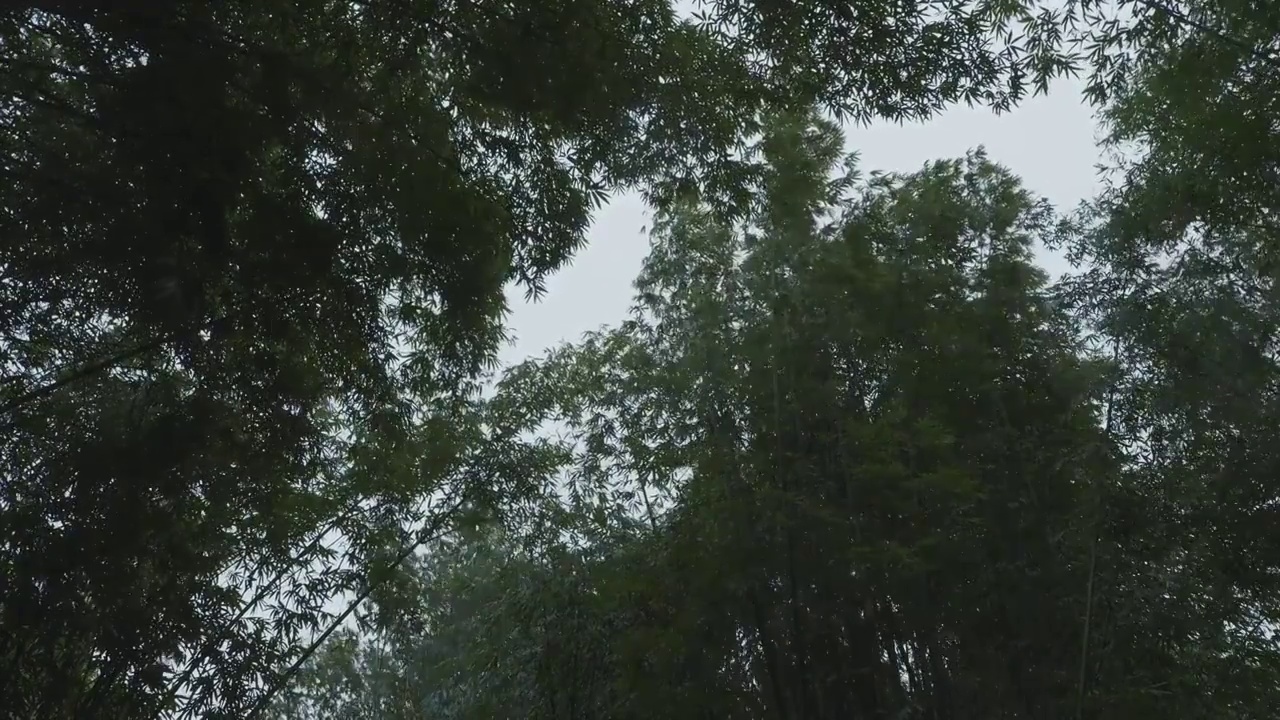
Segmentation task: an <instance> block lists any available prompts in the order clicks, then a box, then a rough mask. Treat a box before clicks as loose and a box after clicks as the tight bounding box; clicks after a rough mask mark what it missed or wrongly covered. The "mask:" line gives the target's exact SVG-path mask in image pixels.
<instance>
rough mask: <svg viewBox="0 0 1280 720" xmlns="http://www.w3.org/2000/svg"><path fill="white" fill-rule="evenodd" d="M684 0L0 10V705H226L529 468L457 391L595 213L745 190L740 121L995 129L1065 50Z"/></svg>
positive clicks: (246, 705)
mask: <svg viewBox="0 0 1280 720" xmlns="http://www.w3.org/2000/svg"><path fill="white" fill-rule="evenodd" d="M1018 7H1021V4H1018ZM701 9H702V10H703V11H705V13H706V17H705V18H704V19H702V20H699V21H693V20H678V19H677V18H676V17H675V15H674V13H673V9H672V6H671V4H670V3H668V2H665V1H662V0H634V1H628V2H622V3H618V2H600V1H592V0H587V1H582V2H567V1H564V2H550V3H532V4H529V3H526V4H519V3H514V4H513V3H490V2H479V3H477V2H443V1H437V0H392V1H388V2H365V1H362V0H340V1H330V0H308V1H307V2H301V3H296V2H291V3H284V2H266V3H263V2H245V1H243V0H235V1H232V2H218V3H208V2H199V1H197V0H182V1H179V2H167V3H145V2H132V1H126V2H105V1H103V0H30V1H29V2H26V3H16V4H15V3H10V4H9V5H8V6H6V9H5V10H3V11H2V12H0V66H3V73H0V104H2V110H0V127H2V128H3V129H2V130H0V148H2V150H0V152H2V155H0V157H2V158H3V160H2V161H0V175H3V183H2V184H0V187H2V188H3V190H0V207H3V210H0V237H3V238H4V240H3V241H2V242H0V379H2V380H3V387H2V388H0V415H2V417H0V423H3V435H4V437H5V443H4V444H3V447H0V462H3V470H0V472H2V473H3V474H2V475H0V477H2V478H3V480H2V482H3V495H2V496H0V537H4V538H5V540H4V544H3V546H0V547H2V548H3V549H2V550H0V583H2V586H3V588H4V599H3V606H2V610H0V613H2V616H0V623H2V624H0V629H2V634H0V666H2V667H3V668H4V670H3V672H2V673H0V674H2V675H3V676H4V677H6V678H14V680H13V681H10V682H6V683H5V684H4V685H3V694H2V695H0V706H3V707H5V708H10V709H11V712H14V713H17V714H18V715H20V716H22V717H64V716H66V715H67V714H76V715H86V716H93V717H110V716H121V717H146V716H149V715H154V714H155V713H157V712H161V711H165V710H175V709H177V710H180V711H181V712H180V714H182V715H184V716H187V717H192V716H196V715H201V716H207V717H222V716H239V715H242V714H244V713H248V712H252V708H254V707H255V706H257V705H260V704H261V703H262V702H264V701H265V699H266V698H267V697H268V696H269V695H270V692H271V691H270V690H269V688H272V687H276V686H278V685H279V684H280V683H281V682H285V681H287V673H285V672H284V671H285V669H286V668H287V667H289V666H290V665H291V664H293V663H295V662H297V661H300V660H301V659H302V658H303V657H305V651H304V650H303V648H304V647H306V645H307V642H308V639H309V638H310V637H312V636H314V635H316V634H317V633H319V632H321V631H322V630H323V629H324V628H325V627H326V626H327V625H328V624H330V622H331V620H333V612H334V606H335V604H338V605H340V604H341V602H345V601H346V600H349V599H351V598H352V597H360V596H362V595H363V594H365V593H375V592H381V591H380V590H378V588H381V587H383V586H384V585H385V584H386V583H391V582H392V580H391V579H390V578H393V577H395V576H396V575H395V573H390V574H389V572H390V571H388V570H387V568H392V567H396V566H397V563H398V562H399V560H398V558H400V557H401V556H404V555H405V554H406V553H408V554H412V547H413V546H414V545H415V544H416V543H417V542H418V541H419V540H422V539H424V537H426V536H423V535H422V533H423V531H424V528H425V530H426V531H428V532H427V533H426V535H428V536H429V535H431V534H433V533H435V532H437V531H441V530H443V529H444V528H446V527H450V526H451V525H452V524H453V523H454V522H455V521H456V522H472V521H474V520H475V519H476V518H478V517H484V516H492V515H504V514H510V513H511V512H512V508H513V507H514V506H515V505H518V502H517V500H518V498H519V497H520V493H524V494H527V493H528V492H529V488H530V487H531V486H533V485H534V484H536V483H535V481H536V480H537V478H539V477H541V475H540V473H541V472H542V470H541V469H540V468H541V466H540V463H541V462H542V460H541V459H543V458H546V457H553V458H554V456H556V455H557V453H558V452H559V451H558V450H556V449H555V448H552V447H545V446H543V445H539V444H538V443H521V442H517V441H516V440H515V439H514V438H511V437H507V438H501V437H500V438H497V439H496V440H495V439H494V438H492V437H489V435H490V429H491V428H490V426H489V424H488V423H489V421H488V420H487V419H486V417H487V413H488V412H489V410H487V409H486V408H482V407H480V406H479V405H478V404H477V402H476V399H475V398H476V395H477V392H478V380H477V378H478V377H479V376H480V374H481V373H482V372H483V371H484V370H485V369H487V368H488V367H489V366H490V365H491V364H492V362H493V357H494V351H495V348H496V346H497V344H498V342H499V341H500V340H501V337H502V328H501V318H502V315H503V313H504V311H505V307H504V299H503V298H504V294H503V293H504V288H505V287H506V286H508V285H511V284H515V285H517V286H520V287H523V288H524V289H525V290H526V292H528V293H530V294H532V295H537V294H539V293H540V292H542V290H543V282H544V280H545V278H546V276H547V275H548V273H550V272H553V271H554V270H555V269H557V268H558V267H560V266H561V265H562V264H563V263H564V262H565V261H566V260H567V258H569V257H570V256H571V255H572V253H573V252H574V251H575V250H576V249H577V248H578V247H579V246H580V245H581V243H582V242H583V237H584V230H585V228H586V227H587V225H588V222H589V220H590V216H591V212H592V211H593V209H594V208H595V207H597V206H598V204H599V203H600V202H601V201H602V200H603V199H604V198H605V197H606V196H607V195H608V193H610V192H612V191H614V190H617V189H619V188H626V187H635V188H641V189H644V190H645V191H646V192H648V193H649V195H650V196H652V197H654V198H655V199H660V198H672V197H674V196H676V195H677V194H679V193H683V192H684V191H685V190H686V189H688V188H689V187H692V186H695V185H697V186H702V187H703V188H704V189H705V190H706V191H707V192H708V193H710V194H719V195H720V196H723V197H733V196H735V195H736V196H740V195H741V187H740V186H741V178H740V175H739V172H738V171H739V170H740V168H739V166H738V164H737V163H736V162H735V161H734V160H733V159H732V157H733V151H734V150H735V149H737V148H738V147H739V146H740V145H741V143H742V140H743V138H744V137H746V136H747V135H750V134H751V133H752V132H753V130H754V128H755V127H756V126H757V119H758V117H759V115H760V113H761V112H762V111H763V110H764V109H765V108H767V107H772V106H779V105H793V106H807V105H808V104H809V103H810V102H813V101H821V102H823V103H825V105H826V106H827V107H829V108H830V109H832V110H837V111H842V112H847V113H851V114H853V115H856V116H858V117H862V118H868V117H871V116H873V115H884V116H889V117H919V116H923V115H926V114H928V113H929V112H931V111H933V110H935V109H937V108H939V107H942V106H943V105H944V104H946V103H950V102H955V101H958V100H962V99H966V100H971V101H972V100H977V101H981V102H986V103H989V104H993V105H996V106H1006V105H1008V104H1009V103H1011V102H1013V101H1015V100H1016V99H1018V98H1019V97H1020V96H1021V95H1022V93H1023V91H1024V85H1025V84H1026V83H1027V82H1034V81H1036V80H1037V79H1038V75H1042V74H1053V73H1054V72H1057V71H1058V70H1059V69H1060V67H1061V65H1062V63H1058V62H1055V63H1050V64H1048V65H1046V64H1044V63H1043V62H1042V60H1043V56H1044V54H1045V53H1049V54H1051V55H1055V56H1060V57H1065V54H1064V51H1063V48H1062V47H1061V46H1060V44H1058V43H1057V42H1056V40H1055V36H1053V34H1052V33H1049V32H1048V30H1047V28H1046V27H1045V26H1037V27H1032V28H1031V30H1032V32H1033V34H1036V35H1037V36H1040V37H1043V39H1044V43H1042V44H1041V45H1039V46H1037V48H1041V49H1042V50H1043V52H1042V51H1041V50H1036V49H1034V48H1033V49H1031V50H1028V51H1025V52H1024V51H1023V50H1022V49H1018V48H1005V47H1003V46H992V45H989V44H987V43H986V42H985V41H986V40H987V39H988V38H989V37H991V36H994V35H995V34H997V33H999V32H1001V31H1003V30H1005V29H1012V28H1015V27H1020V26H1021V25H1020V24H1021V23H1022V18H1021V16H1020V15H1019V13H1017V12H1015V10H1016V9H1017V8H1012V7H1003V6H1001V7H1000V8H998V9H997V8H994V7H992V8H981V9H978V10H968V9H965V8H961V7H946V8H934V7H932V6H930V5H927V4H917V3H909V4H893V3H867V4H864V5H863V6H862V7H860V8H858V9H857V11H856V12H855V13H853V14H852V15H851V14H850V11H849V10H848V9H846V8H843V7H841V6H839V5H830V4H827V3H819V2H811V3H799V4H794V3H793V4H789V5H788V6H787V7H780V6H777V5H776V4H766V3H737V2H727V1H722V2H717V3H710V4H704V5H703V6H702V7H701ZM818 31H820V32H821V38H822V41H821V43H819V44H818V45H812V44H811V42H810V39H811V36H812V35H813V33H815V32H818ZM943 58H945V60H944V59H943ZM908 66H909V67H908ZM898 68H903V69H906V70H909V71H910V72H905V73H904V72H898V71H897V69H898ZM890 69H893V71H892V72H890V71H889V70H890ZM481 440H483V441H484V442H483V443H481ZM481 444H483V447H481V446H480V445H481ZM494 478H499V480H500V482H499V481H495V479H494ZM507 494H514V495H515V496H516V498H517V499H516V500H513V499H511V498H509V497H507ZM441 497H444V498H446V500H445V501H441V502H442V504H436V505H432V506H431V509H430V510H429V511H424V509H423V507H424V503H426V502H427V501H428V500H439V498H441ZM424 512H425V513H426V514H425V515H424ZM402 579H403V578H402ZM392 584H394V583H392ZM384 601H388V602H389V600H387V599H386V598H384Z"/></svg>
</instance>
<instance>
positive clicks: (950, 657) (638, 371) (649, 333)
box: [286, 116, 1117, 718]
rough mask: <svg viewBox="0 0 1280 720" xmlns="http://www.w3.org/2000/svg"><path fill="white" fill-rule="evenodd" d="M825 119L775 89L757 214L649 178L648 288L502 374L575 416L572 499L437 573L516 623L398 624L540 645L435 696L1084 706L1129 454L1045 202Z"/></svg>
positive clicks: (817, 707) (665, 711)
mask: <svg viewBox="0 0 1280 720" xmlns="http://www.w3.org/2000/svg"><path fill="white" fill-rule="evenodd" d="M840 146H841V138H840V135H839V133H838V132H836V130H835V129H834V128H833V127H831V126H829V125H827V124H826V123H824V122H820V121H817V120H813V119H812V118H806V117H804V116H800V117H798V118H787V117H783V118H779V119H777V120H776V121H774V122H773V123H772V124H771V126H770V132H769V133H767V135H766V136H765V138H764V139H763V140H761V142H759V143H758V144H756V145H755V146H754V148H753V150H752V151H751V152H750V153H749V154H748V160H749V161H750V162H753V163H756V164H757V167H756V169H757V171H758V172H757V177H758V184H757V186H756V193H755V195H754V197H755V198H756V202H755V203H754V205H753V207H752V211H751V213H750V214H749V215H748V216H747V217H746V218H744V219H742V221H741V222H740V223H739V224H738V225H737V226H736V227H733V226H729V225H726V224H724V223H723V222H720V221H718V220H716V219H715V217H714V216H715V212H714V211H713V209H712V208H709V207H706V206H704V205H702V204H699V203H695V202H682V203H678V204H675V205H672V206H670V207H667V208H663V209H662V210H661V212H660V213H659V216H658V218H657V222H656V230H655V235H654V250H653V253H652V256H651V257H650V259H649V261H648V263H647V265H646V268H645V271H644V272H643V274H642V276H641V277H640V279H639V280H638V282H637V288H638V306H637V310H636V314H635V315H634V316H633V318H632V319H631V320H630V321H628V322H627V323H625V324H624V325H623V326H621V327H620V328H618V329H616V330H613V331H610V332H607V333H605V334H602V335H598V336H593V337H589V338H588V339H586V340H585V341H584V342H583V343H581V344H579V345H576V346H570V347H566V348H562V349H560V350H557V351H555V352H554V353H552V354H551V355H549V356H548V357H547V358H546V359H545V360H543V361H541V362H538V363H533V364H529V365H526V366H522V367H519V368H516V369H514V370H513V371H512V372H510V373H509V374H508V375H507V376H506V378H505V379H504V381H503V383H502V385H501V386H500V389H499V392H498V395H497V397H496V399H495V401H494V402H495V405H496V406H497V407H501V408H502V409H503V412H505V413H507V414H508V415H510V416H513V417H514V416H519V417H521V418H524V419H525V421H526V422H527V423H528V425H529V427H530V428H531V429H532V428H536V427H537V426H538V425H540V424H542V423H545V422H548V421H554V422H557V423H559V424H561V425H562V426H563V427H564V428H565V429H566V432H567V433H568V436H567V438H566V440H567V441H568V442H570V443H571V445H572V446H573V447H574V448H576V455H575V457H574V458H573V461H572V462H571V463H569V464H568V465H567V466H566V468H565V472H564V473H563V475H562V478H563V481H564V483H565V491H564V494H565V495H566V496H567V497H566V502H567V507H568V508H569V510H570V515H569V518H568V519H567V521H565V524H563V525H562V530H561V532H560V534H558V535H557V536H555V537H554V538H553V539H552V542H551V548H552V550H551V551H548V552H550V553H551V554H550V555H541V556H538V557H539V562H538V563H537V565H536V566H535V567H527V566H526V565H525V561H521V560H515V559H514V557H516V556H513V555H508V557H510V558H513V559H511V560H508V562H511V563H514V564H516V565H517V566H519V567H520V568H521V570H520V572H519V574H518V575H517V576H516V577H514V578H507V579H503V578H501V577H493V576H489V575H480V574H476V571H474V570H473V569H472V568H471V567H470V566H467V565H460V566H458V567H457V569H456V570H455V571H456V572H459V573H463V574H465V575H466V576H467V577H469V578H470V580H471V581H472V582H475V583H476V586H475V587H476V588H477V589H475V590H471V591H469V592H468V591H463V592H461V593H458V591H457V590H453V591H451V592H449V593H448V595H447V596H448V597H449V598H458V597H463V598H470V597H472V596H473V594H474V593H484V592H497V593H503V592H505V593H508V595H507V598H506V600H505V601H504V602H500V603H499V604H498V605H497V606H496V608H493V609H491V610H489V611H488V612H487V613H486V617H487V618H491V619H493V620H492V621H493V622H497V623H500V624H502V625H501V626H502V627H503V628H504V629H503V630H502V631H501V632H500V633H499V635H498V637H496V638H493V639H489V637H488V636H484V635H482V634H475V633H473V632H470V631H468V630H465V629H462V628H464V627H465V625H464V624H461V623H457V622H449V623H446V624H445V625H443V626H441V629H440V630H439V631H438V632H436V633H428V634H427V636H426V637H425V638H415V639H413V640H412V641H411V642H413V643H417V644H421V645H424V646H427V647H430V646H433V645H434V644H435V643H436V642H441V641H443V642H448V640H447V638H451V637H453V633H454V632H455V631H456V632H458V633H459V634H463V635H466V636H468V637H472V638H474V640H473V648H467V649H464V650H463V651H462V657H463V658H464V659H466V658H471V663H472V664H471V665H467V666H466V667H467V668H468V669H467V670H464V671H461V672H459V671H457V670H452V669H451V670H449V671H448V672H446V671H445V670H444V669H442V668H441V666H433V665H429V664H428V665H427V666H426V668H425V670H424V668H423V667H415V668H414V669H413V672H414V673H422V672H428V673H429V674H428V675H427V676H426V677H424V678H423V679H421V680H418V681H417V682H420V683H421V684H422V685H423V686H425V687H439V686H440V684H441V683H444V684H445V685H448V682H449V681H448V680H447V678H452V677H462V678H466V679H467V681H468V682H477V681H481V682H490V681H492V680H493V678H494V677H495V676H501V677H506V675H505V674H504V673H510V672H515V673H532V676H521V678H520V679H519V680H515V679H512V680H510V681H508V682H509V683H510V684H509V685H502V686H501V687H492V688H490V687H486V689H485V690H484V691H483V692H475V693H474V694H467V693H460V694H458V695H457V696H451V697H454V698H455V699H454V700H453V703H452V704H450V705H449V706H448V707H447V708H442V709H439V710H437V711H436V712H438V713H439V714H438V716H440V717H446V716H449V717H452V716H455V715H456V716H465V717H516V716H520V717H548V718H550V717H619V718H621V717H637V718H640V717H671V718H682V717H689V718H694V717H730V718H732V717H744V718H746V717H880V716H885V717H934V716H935V714H936V713H947V716H948V717H991V716H1002V715H1005V714H1021V713H1032V714H1034V715H1035V716H1037V717H1039V716H1045V717H1051V716H1056V715H1059V714H1064V713H1067V712H1069V711H1070V710H1071V709H1072V708H1073V706H1074V698H1075V692H1074V691H1075V688H1076V685H1077V679H1078V677H1077V673H1076V668H1077V666H1078V664H1079V657H1080V650H1079V648H1080V644H1081V635H1082V617H1083V608H1084V606H1085V595H1086V588H1087V587H1088V585H1089V578H1088V565H1089V564H1088V562H1087V558H1088V554H1089V547H1090V537H1091V535H1092V534H1093V533H1095V532H1098V529H1097V528H1096V526H1095V524H1093V523H1091V522H1090V519H1091V518H1092V517H1093V516H1094V515H1096V513H1090V512H1089V511H1090V509H1091V508H1092V507H1093V503H1095V502H1096V499H1095V498H1094V491H1093V490H1092V488H1093V487H1094V486H1095V485H1096V483H1097V482H1101V481H1105V480H1106V479H1108V478H1110V477H1111V476H1112V475H1113V474H1114V472H1115V471H1116V468H1117V458H1116V456H1115V455H1114V453H1113V452H1112V451H1111V449H1110V448H1109V446H1108V445H1107V442H1106V438H1105V436H1104V433H1103V431H1102V428H1101V426H1100V423H1099V422H1098V420H1099V418H1098V409H1099V407H1100V406H1101V400H1102V396H1103V391H1104V385H1103V384H1102V381H1103V380H1104V377H1103V375H1102V374H1101V372H1100V367H1099V366H1098V365H1097V364H1096V363H1095V362H1093V361H1090V360H1087V359H1085V356H1084V354H1083V351H1082V349H1081V348H1080V347H1079V344H1078V342H1077V341H1076V339H1075V334H1076V333H1075V328H1074V326H1073V324H1072V321H1071V320H1070V318H1069V317H1067V316H1065V315H1064V314H1063V313H1062V311H1061V310H1060V309H1056V308H1055V306H1054V305H1053V303H1052V302H1050V298H1049V295H1048V293H1047V290H1046V288H1045V285H1044V278H1043V276H1042V275H1041V274H1040V273H1039V271H1037V270H1035V269H1034V267H1032V266H1031V265H1030V262H1029V258H1030V253H1031V249H1030V248H1031V243H1032V242H1033V241H1035V240H1036V239H1037V238H1039V237H1040V236H1042V235H1043V234H1045V233H1048V232H1049V231H1050V230H1051V229H1052V224H1051V222H1050V221H1051V220H1052V215H1051V213H1050V211H1049V210H1048V208H1047V207H1046V206H1045V205H1044V203H1043V202H1042V201H1037V200H1036V199H1034V198H1033V197H1032V196H1030V195H1029V194H1028V193H1026V192H1025V191H1024V190H1022V189H1021V188H1020V187H1019V185H1018V183H1017V181H1016V180H1015V179H1014V178H1012V177H1011V176H1009V175H1008V173H1007V172H1005V171H1004V170H1002V169H1001V168H999V167H997V166H994V165H992V164H991V163H990V162H989V161H987V160H986V158H985V157H984V156H983V155H982V154H981V153H975V154H973V155H971V156H969V157H967V158H965V159H963V160H960V161H952V162H940V163H936V164H933V165H930V166H929V167H927V168H926V169H924V170H923V171H921V172H920V173H917V174H914V175H910V176H881V175H876V176H873V177H872V178H871V179H870V180H867V181H861V180H859V179H858V178H857V176H856V174H855V173H853V171H852V162H851V161H847V162H845V163H844V165H845V168H846V170H845V173H844V174H842V175H837V176H835V177H834V178H833V177H832V172H833V171H839V170H840V166H841V161H842V160H844V159H843V158H841V154H840ZM1066 460H1069V462H1068V461H1066ZM659 499H663V500H664V501H665V502H664V503H663V504H665V505H666V506H667V508H666V509H655V508H656V506H657V505H659V502H658V500H659ZM529 537H541V538H543V540H542V541H540V542H541V543H542V544H543V545H545V543H546V539H545V538H546V537H547V535H546V533H545V532H542V533H535V534H532V535H530V536H529ZM480 547H481V548H482V550H480V552H492V546H489V545H485V544H483V543H482V544H481V545H480ZM566 552H567V553H569V558H570V559H569V560H565V559H564V557H565V553H566ZM566 562H567V563H568V565H566ZM569 568H573V570H570V569H569ZM541 577H549V578H552V581H551V582H552V585H551V586H550V587H548V586H547V585H544V584H540V583H542V582H544V581H539V580H538V579H537V578H541ZM526 583H533V584H534V587H535V588H536V590H535V591H534V592H533V594H532V600H531V599H530V596H529V595H527V594H526V593H528V592H529V590H528V589H526V588H527V587H528V585H526ZM565 584H568V586H569V587H568V589H569V590H570V591H571V592H570V594H569V595H568V596H566V595H565V594H564V593H565V592H566V588H565ZM584 585H585V587H584ZM480 588H487V589H480ZM531 601H532V602H533V603H534V610H533V611H532V612H534V613H535V615H530V614H529V613H530V612H531V610H530V608H529V605H528V603H529V602H531ZM584 604H585V607H583V605H584ZM428 605H430V603H428ZM537 612H544V613H551V614H552V619H553V621H554V622H553V624H552V625H551V628H552V635H551V636H550V637H546V636H543V637H529V636H527V635H526V634H525V633H527V632H530V631H532V629H533V628H539V627H546V626H545V625H544V624H542V623H541V622H540V621H539V620H538V619H537V617H538V616H537V615H536V613H537ZM446 628H447V629H446ZM508 628H511V629H508ZM513 633H514V634H513ZM490 652H498V653H500V655H501V656H500V657H498V658H489V657H488V656H486V655H485V653H490ZM566 653H567V655H566ZM479 658H485V659H484V660H480V659H479ZM449 662H457V659H456V658H452V659H450V660H446V661H445V665H446V666H447V665H448V663H449ZM548 665H550V666H554V667H555V668H558V670H557V671H556V673H555V674H553V675H544V674H540V673H541V671H540V670H538V669H539V668H543V667H545V666H548ZM449 667H452V666H449ZM415 677H416V676H415ZM415 684H416V683H415ZM322 694H323V693H322ZM476 703H482V704H476ZM483 703H498V705H490V704H483ZM503 703H507V704H503ZM420 707H422V706H420ZM286 716H288V717H302V715H296V714H295V715H288V714H286ZM428 716H435V715H428Z"/></svg>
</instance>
